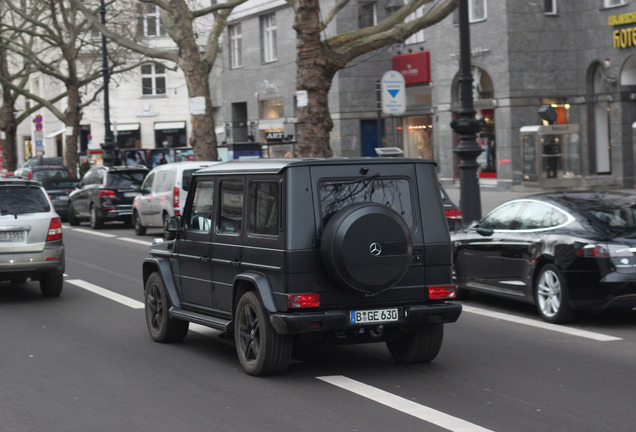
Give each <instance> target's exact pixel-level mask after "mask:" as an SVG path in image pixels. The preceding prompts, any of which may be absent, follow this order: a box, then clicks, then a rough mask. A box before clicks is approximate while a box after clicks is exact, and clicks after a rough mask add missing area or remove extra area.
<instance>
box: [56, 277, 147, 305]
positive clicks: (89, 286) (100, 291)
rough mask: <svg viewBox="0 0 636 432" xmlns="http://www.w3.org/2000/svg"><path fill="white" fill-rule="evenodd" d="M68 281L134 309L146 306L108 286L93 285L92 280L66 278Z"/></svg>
mask: <svg viewBox="0 0 636 432" xmlns="http://www.w3.org/2000/svg"><path fill="white" fill-rule="evenodd" d="M66 282H67V283H70V284H71V285H75V286H77V287H80V288H83V289H85V290H86V291H90V292H92V293H94V294H97V295H100V296H102V297H105V298H107V299H109V300H112V301H115V302H117V303H121V304H123V305H124V306H128V307H130V308H133V309H143V308H144V304H143V303H142V302H140V301H137V300H133V299H131V298H130V297H126V296H123V295H121V294H118V293H116V292H113V291H109V290H107V289H106V288H102V287H100V286H97V285H93V284H92V283H90V282H86V281H83V280H81V279H71V280H68V279H67V280H66Z"/></svg>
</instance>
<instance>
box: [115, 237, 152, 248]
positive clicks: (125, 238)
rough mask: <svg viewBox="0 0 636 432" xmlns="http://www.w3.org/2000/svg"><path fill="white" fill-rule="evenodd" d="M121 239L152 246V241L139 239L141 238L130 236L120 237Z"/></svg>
mask: <svg viewBox="0 0 636 432" xmlns="http://www.w3.org/2000/svg"><path fill="white" fill-rule="evenodd" d="M119 240H121V241H126V242H130V243H137V244H140V245H144V246H152V242H149V241H146V240H139V239H133V238H128V237H120V238H119Z"/></svg>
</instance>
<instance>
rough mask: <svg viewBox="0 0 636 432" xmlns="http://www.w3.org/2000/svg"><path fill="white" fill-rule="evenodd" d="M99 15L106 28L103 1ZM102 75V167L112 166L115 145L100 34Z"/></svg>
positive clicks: (103, 37) (103, 46) (106, 73)
mask: <svg viewBox="0 0 636 432" xmlns="http://www.w3.org/2000/svg"><path fill="white" fill-rule="evenodd" d="M99 14H100V16H101V19H102V25H104V26H106V5H105V4H104V0H100V6H99ZM102 74H103V75H104V143H103V144H102V145H101V148H102V159H103V160H104V165H106V166H112V165H113V162H114V161H115V153H114V149H115V144H114V141H115V140H114V138H113V131H111V130H110V100H109V95H108V83H109V81H110V71H109V69H108V49H107V48H106V36H105V35H104V33H102Z"/></svg>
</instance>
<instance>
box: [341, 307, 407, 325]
mask: <svg viewBox="0 0 636 432" xmlns="http://www.w3.org/2000/svg"><path fill="white" fill-rule="evenodd" d="M398 320H399V314H398V310H397V308H393V309H374V310H364V311H351V312H350V313H349V321H350V322H351V324H376V323H385V322H394V321H398Z"/></svg>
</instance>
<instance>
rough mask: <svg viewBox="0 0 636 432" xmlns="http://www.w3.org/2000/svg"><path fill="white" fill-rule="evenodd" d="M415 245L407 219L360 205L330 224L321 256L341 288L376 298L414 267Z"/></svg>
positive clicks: (342, 212) (371, 205) (382, 208)
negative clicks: (412, 263) (373, 295)
mask: <svg viewBox="0 0 636 432" xmlns="http://www.w3.org/2000/svg"><path fill="white" fill-rule="evenodd" d="M412 255H413V243H412V239H411V232H410V229H409V227H408V226H407V224H406V222H404V219H402V217H401V216H400V215H399V214H398V213H397V212H395V211H394V210H393V209H391V208H390V207H387V206H384V205H380V204H374V203H357V204H352V205H349V206H347V207H345V208H343V209H341V210H339V211H338V212H336V213H335V214H334V215H333V216H332V217H331V218H330V219H329V222H327V225H326V226H325V229H324V230H323V233H322V239H321V242H320V256H321V259H322V263H323V265H324V267H325V270H326V271H327V274H328V275H329V277H331V279H332V280H333V281H334V282H335V283H336V284H338V285H340V286H342V287H345V288H347V287H348V288H351V289H354V290H357V291H362V292H365V293H371V294H376V293H379V292H381V291H384V290H386V289H389V288H391V287H393V286H395V285H396V284H397V283H398V282H399V281H400V280H401V279H402V277H404V275H405V274H406V272H407V271H408V270H409V267H410V265H411V258H412Z"/></svg>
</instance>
